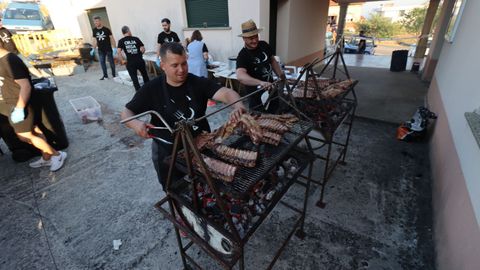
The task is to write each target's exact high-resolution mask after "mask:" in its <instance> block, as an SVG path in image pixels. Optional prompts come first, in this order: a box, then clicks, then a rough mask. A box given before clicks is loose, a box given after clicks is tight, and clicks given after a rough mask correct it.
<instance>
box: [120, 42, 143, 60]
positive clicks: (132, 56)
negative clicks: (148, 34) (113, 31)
mask: <svg viewBox="0 0 480 270" xmlns="http://www.w3.org/2000/svg"><path fill="white" fill-rule="evenodd" d="M117 47H118V48H120V49H122V50H123V51H124V52H125V55H126V56H127V61H128V62H133V61H141V60H142V52H141V51H140V47H143V42H142V41H141V40H140V39H139V38H138V37H132V36H126V37H123V38H121V39H120V40H119V41H118V46H117Z"/></svg>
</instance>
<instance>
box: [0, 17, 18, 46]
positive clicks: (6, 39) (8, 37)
mask: <svg viewBox="0 0 480 270" xmlns="http://www.w3.org/2000/svg"><path fill="white" fill-rule="evenodd" d="M1 16H2V15H1V14H0V39H1V40H2V42H3V44H5V49H6V50H7V51H9V52H11V53H14V54H18V49H17V46H16V45H15V42H13V40H12V33H10V31H8V29H7V28H5V27H3V22H2V20H3V19H2V17H1Z"/></svg>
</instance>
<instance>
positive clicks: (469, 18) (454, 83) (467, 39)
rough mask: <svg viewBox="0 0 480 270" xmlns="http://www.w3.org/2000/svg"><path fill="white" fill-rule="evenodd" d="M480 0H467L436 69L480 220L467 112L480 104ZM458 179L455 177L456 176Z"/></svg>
mask: <svg viewBox="0 0 480 270" xmlns="http://www.w3.org/2000/svg"><path fill="white" fill-rule="evenodd" d="M478 10H480V1H467V2H466V7H465V10H464V12H463V16H462V18H461V21H460V25H459V27H458V30H457V33H456V35H455V40H454V41H453V43H448V42H445V43H444V44H443V49H442V53H441V55H440V59H439V62H438V65H437V68H436V71H435V74H434V76H435V78H436V80H437V82H438V88H439V92H440V95H441V98H442V100H443V101H444V106H445V111H446V114H447V117H448V123H449V126H450V130H451V133H452V137H453V141H454V144H455V148H456V150H457V153H458V156H459V159H460V165H461V168H462V172H463V175H464V177H465V181H466V186H467V189H468V192H469V194H470V199H471V201H472V205H473V208H474V211H475V215H476V219H477V222H478V223H479V224H480V147H479V146H478V145H477V143H476V141H475V138H474V137H473V135H472V133H471V131H470V127H469V126H468V123H467V121H466V120H465V117H464V113H465V112H471V111H473V110H474V109H475V108H478V107H480V91H479V89H478V76H479V71H480V68H479V63H480V54H479V53H478V50H477V48H479V47H480V38H478V37H477V36H472V33H475V32H477V30H478V25H479V24H480V17H478V12H477V11H478ZM452 181H455V179H452Z"/></svg>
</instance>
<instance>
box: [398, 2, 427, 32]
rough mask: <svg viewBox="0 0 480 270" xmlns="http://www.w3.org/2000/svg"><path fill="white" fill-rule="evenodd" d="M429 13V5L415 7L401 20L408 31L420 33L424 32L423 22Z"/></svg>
mask: <svg viewBox="0 0 480 270" xmlns="http://www.w3.org/2000/svg"><path fill="white" fill-rule="evenodd" d="M426 15H427V7H426V6H425V7H421V8H414V9H412V10H410V11H409V12H406V13H405V14H404V15H403V16H402V19H401V20H400V22H401V23H402V25H403V28H404V29H405V30H406V31H407V32H408V33H413V34H416V35H419V34H420V33H421V32H422V27H423V22H424V21H425V16H426Z"/></svg>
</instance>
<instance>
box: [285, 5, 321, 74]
mask: <svg viewBox="0 0 480 270" xmlns="http://www.w3.org/2000/svg"><path fill="white" fill-rule="evenodd" d="M328 5H329V2H328V1H318V0H296V1H286V0H283V1H279V9H278V17H277V54H278V55H279V56H280V57H281V59H282V61H283V62H285V63H293V64H296V65H303V64H304V63H306V62H308V61H310V60H312V59H314V58H315V57H318V56H321V55H322V54H323V50H324V47H325V29H326V25H327V15H328Z"/></svg>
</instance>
